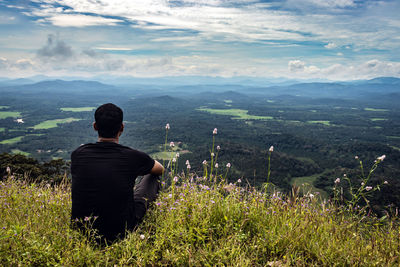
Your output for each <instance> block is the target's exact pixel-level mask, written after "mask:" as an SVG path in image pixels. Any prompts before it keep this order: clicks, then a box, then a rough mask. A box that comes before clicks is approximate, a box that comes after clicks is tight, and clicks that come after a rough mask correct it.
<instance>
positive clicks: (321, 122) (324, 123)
mask: <svg viewBox="0 0 400 267" xmlns="http://www.w3.org/2000/svg"><path fill="white" fill-rule="evenodd" d="M307 122H308V123H320V124H323V125H326V126H331V122H330V121H307Z"/></svg>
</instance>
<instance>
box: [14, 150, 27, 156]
mask: <svg viewBox="0 0 400 267" xmlns="http://www.w3.org/2000/svg"><path fill="white" fill-rule="evenodd" d="M11 153H12V154H21V155H24V156H29V155H30V154H31V153H28V152H25V151H22V150H19V149H11Z"/></svg>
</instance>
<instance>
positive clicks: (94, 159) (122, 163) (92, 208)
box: [71, 103, 164, 241]
mask: <svg viewBox="0 0 400 267" xmlns="http://www.w3.org/2000/svg"><path fill="white" fill-rule="evenodd" d="M94 117H95V122H94V123H93V128H94V130H95V131H97V132H98V140H97V143H91V144H86V145H82V146H80V147H78V148H77V149H76V150H75V151H74V152H72V154H71V174H72V216H71V217H72V221H73V222H74V224H75V225H77V226H78V227H80V228H86V227H88V226H90V227H91V228H93V229H95V230H97V233H98V234H99V235H100V236H101V238H102V240H106V241H114V240H115V239H117V238H123V237H124V236H125V233H126V230H133V229H134V227H135V226H136V225H137V224H138V223H139V222H140V221H141V220H142V219H143V216H144V214H145V212H146V210H147V208H148V205H149V203H151V202H152V201H154V200H155V199H156V197H157V193H158V191H159V188H160V181H159V179H158V176H159V175H161V174H162V173H163V171H164V168H163V166H162V165H161V164H160V163H159V162H157V161H155V160H154V159H152V158H151V157H150V156H148V155H147V154H145V153H143V152H140V151H137V150H134V149H132V148H129V147H126V146H122V145H120V144H119V137H120V136H121V134H122V132H123V131H124V124H123V122H122V121H123V112H122V110H121V109H120V108H119V107H117V106H116V105H114V104H111V103H108V104H104V105H102V106H100V107H98V108H97V110H96V112H95V115H94ZM142 175H145V176H144V177H143V179H142V180H141V181H140V183H139V184H137V185H136V187H135V189H133V188H134V184H135V179H136V177H137V176H142Z"/></svg>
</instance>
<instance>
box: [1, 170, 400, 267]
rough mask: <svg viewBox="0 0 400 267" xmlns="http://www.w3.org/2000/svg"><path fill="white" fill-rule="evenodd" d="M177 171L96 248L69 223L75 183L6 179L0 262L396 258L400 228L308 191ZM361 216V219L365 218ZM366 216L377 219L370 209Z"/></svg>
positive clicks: (302, 262)
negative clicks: (137, 214) (193, 177)
mask: <svg viewBox="0 0 400 267" xmlns="http://www.w3.org/2000/svg"><path fill="white" fill-rule="evenodd" d="M182 179H183V177H180V181H178V183H177V185H176V186H172V187H170V188H168V189H165V188H164V189H163V191H162V192H161V194H160V196H159V198H158V199H157V201H156V204H155V205H154V206H153V207H152V208H151V209H150V210H149V212H148V213H147V215H146V217H145V219H144V222H143V223H142V224H141V225H140V226H139V228H138V229H137V230H136V231H135V232H132V233H130V234H129V235H128V236H127V238H126V239H124V240H121V241H118V242H115V243H113V244H112V245H109V246H106V247H99V246H97V245H95V244H94V243H92V242H90V240H88V237H87V235H84V234H81V233H79V232H77V231H74V230H73V229H71V227H70V212H71V192H70V184H61V185H59V186H54V187H53V186H47V185H46V184H41V185H40V184H34V183H27V182H21V181H20V182H18V181H15V180H10V179H8V180H4V181H1V182H0V196H1V198H0V240H1V242H0V265H1V266H44V265H47V266H398V265H399V263H400V262H399V256H400V255H399V251H400V239H399V238H398V235H399V227H398V225H397V224H395V223H394V222H392V221H387V222H386V223H384V224H382V223H381V224H380V225H379V224H376V225H374V224H372V223H371V224H368V223H366V222H367V221H368V220H367V219H366V218H363V219H361V218H360V217H357V216H356V215H346V214H345V213H341V212H340V210H339V211H338V210H337V209H336V208H335V207H334V206H332V205H331V204H329V203H320V202H318V201H317V200H316V198H313V197H311V196H310V195H308V196H305V197H296V196H293V197H286V196H284V195H282V194H279V193H277V192H275V193H274V194H273V195H268V196H266V195H265V194H263V193H261V192H259V191H256V190H254V189H252V188H239V187H237V186H236V185H226V184H219V185H217V184H213V183H211V182H210V181H202V182H201V183H194V182H193V183H192V182H190V181H188V180H182ZM360 219H361V220H360ZM370 220H372V219H371V218H370Z"/></svg>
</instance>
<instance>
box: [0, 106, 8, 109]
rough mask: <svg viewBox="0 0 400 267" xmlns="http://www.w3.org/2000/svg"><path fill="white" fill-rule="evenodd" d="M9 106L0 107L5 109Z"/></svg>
mask: <svg viewBox="0 0 400 267" xmlns="http://www.w3.org/2000/svg"><path fill="white" fill-rule="evenodd" d="M6 108H9V106H0V109H6Z"/></svg>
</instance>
